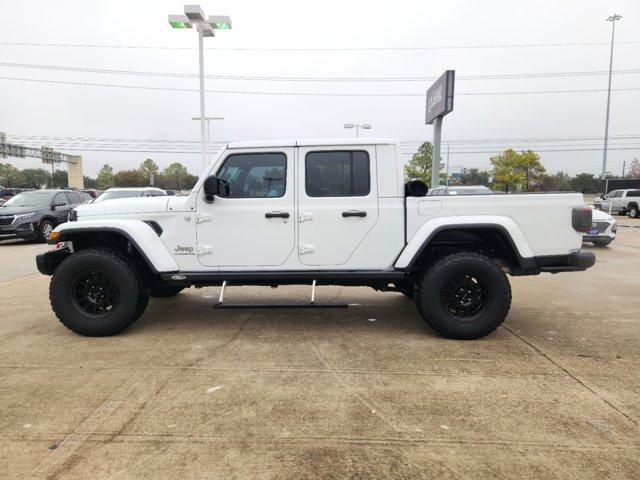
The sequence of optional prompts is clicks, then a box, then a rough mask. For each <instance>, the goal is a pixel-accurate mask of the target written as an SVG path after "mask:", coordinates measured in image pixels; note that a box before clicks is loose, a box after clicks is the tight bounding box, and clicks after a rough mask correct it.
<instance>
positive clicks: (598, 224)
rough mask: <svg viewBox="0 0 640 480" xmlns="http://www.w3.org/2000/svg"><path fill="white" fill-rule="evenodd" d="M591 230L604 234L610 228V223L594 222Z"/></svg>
mask: <svg viewBox="0 0 640 480" xmlns="http://www.w3.org/2000/svg"><path fill="white" fill-rule="evenodd" d="M591 228H597V229H598V233H603V232H604V231H605V230H606V229H607V228H609V223H608V222H593V224H592V225H591Z"/></svg>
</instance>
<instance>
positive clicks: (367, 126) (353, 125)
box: [344, 123, 371, 138]
mask: <svg viewBox="0 0 640 480" xmlns="http://www.w3.org/2000/svg"><path fill="white" fill-rule="evenodd" d="M344 128H355V129H356V138H359V137H360V129H363V130H371V124H370V123H345V124H344Z"/></svg>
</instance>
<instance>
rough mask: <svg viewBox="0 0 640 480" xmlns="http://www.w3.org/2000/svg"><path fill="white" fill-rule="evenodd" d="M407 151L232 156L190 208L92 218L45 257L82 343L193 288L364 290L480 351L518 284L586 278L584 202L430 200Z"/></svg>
mask: <svg viewBox="0 0 640 480" xmlns="http://www.w3.org/2000/svg"><path fill="white" fill-rule="evenodd" d="M426 193H427V189H426V186H425V185H424V183H422V182H420V181H416V180H414V181H411V182H408V183H407V184H405V182H404V179H403V161H402V156H401V150H400V144H399V143H398V142H397V141H395V140H374V139H339V140H291V141H269V142H239V143H232V144H230V145H228V146H227V147H226V148H225V149H224V150H223V151H222V152H221V153H220V154H219V156H218V157H217V158H216V159H215V160H214V161H213V162H212V163H211V164H210V165H209V167H207V168H206V170H205V171H204V172H203V174H202V176H201V177H200V179H199V180H198V182H197V183H196V185H195V187H194V188H193V190H192V191H191V193H190V194H189V195H188V196H185V197H176V196H168V197H151V198H139V199H127V200H113V201H109V202H102V203H93V204H89V205H82V206H80V207H78V208H76V209H75V214H74V215H73V216H72V220H75V221H71V222H67V223H65V224H63V225H61V226H59V227H57V228H56V229H55V230H54V232H53V233H52V235H51V240H50V242H51V243H56V242H59V243H62V242H64V243H62V244H60V245H58V247H59V248H58V249H57V250H54V251H50V252H47V253H44V254H41V255H39V256H38V257H37V264H38V269H39V270H40V272H42V273H43V274H46V275H52V279H51V285H50V299H51V305H52V308H53V311H54V312H55V314H56V315H57V317H58V318H59V319H60V321H61V322H62V323H63V324H64V325H65V326H67V327H68V328H70V329H71V330H73V331H75V332H77V333H80V334H83V335H92V336H101V335H113V334H116V333H118V332H120V331H121V330H123V329H124V328H126V327H127V326H128V325H130V324H131V323H133V322H134V321H135V320H136V319H137V318H138V317H140V315H141V314H142V312H143V311H144V309H145V307H146V305H147V302H148V300H149V296H150V295H151V296H170V295H175V294H177V293H179V292H180V291H181V290H182V289H184V288H187V287H190V286H195V287H203V286H220V285H226V284H233V285H270V286H277V285H287V284H307V285H312V284H313V285H316V284H317V285H347V286H349V285H357V286H369V287H372V288H374V289H376V290H381V291H397V292H401V293H403V294H404V295H406V296H407V297H412V298H414V299H415V303H416V306H417V308H418V311H419V312H420V314H421V315H422V316H423V317H424V319H425V320H426V321H427V322H428V323H429V324H430V325H431V326H432V327H433V328H434V329H435V330H436V331H437V332H439V333H440V334H442V335H444V336H447V337H450V338H459V339H471V338H478V337H482V336H483V335H487V334H488V333H490V332H492V331H493V330H495V329H496V328H497V327H498V326H499V325H500V324H501V323H502V321H503V320H504V318H505V317H506V315H507V312H508V311H509V307H510V304H511V287H510V285H509V281H508V279H507V275H506V274H510V275H537V274H539V273H541V272H551V273H557V272H565V271H580V270H585V269H587V268H589V267H591V266H592V265H593V264H594V263H595V255H594V254H593V253H592V252H588V251H583V250H581V249H580V247H581V245H582V235H583V234H585V233H587V232H588V231H589V229H590V228H591V224H592V220H591V209H590V208H588V207H586V206H585V205H584V202H583V199H582V195H581V194H579V193H549V194H516V195H508V196H507V195H464V196H436V197H429V196H425V195H426Z"/></svg>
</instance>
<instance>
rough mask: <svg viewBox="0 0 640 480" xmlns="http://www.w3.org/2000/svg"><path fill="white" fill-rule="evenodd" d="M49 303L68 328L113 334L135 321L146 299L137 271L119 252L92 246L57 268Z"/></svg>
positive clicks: (83, 333)
mask: <svg viewBox="0 0 640 480" xmlns="http://www.w3.org/2000/svg"><path fill="white" fill-rule="evenodd" d="M49 299H50V301H51V306H52V308H53V311H54V312H55V314H56V316H57V317H58V319H59V320H60V322H61V323H62V324H63V325H64V326H65V327H67V328H68V329H70V330H72V331H74V332H76V333H79V334H80V335H86V336H91V337H102V336H108V335H115V334H116V333H119V332H121V331H122V330H124V329H125V328H127V327H128V326H129V325H131V324H132V323H133V322H135V321H136V320H137V319H138V318H139V317H140V315H142V313H143V312H144V309H145V308H146V306H147V303H148V301H149V290H148V289H147V288H146V287H145V286H144V285H143V281H142V279H141V275H140V272H139V271H138V270H137V269H136V268H135V267H134V266H132V265H131V262H127V260H126V259H125V258H123V257H122V256H121V254H119V253H117V252H115V251H112V250H107V249H100V248H91V249H87V250H82V251H80V252H77V253H74V254H73V255H71V256H70V257H69V258H67V259H66V260H65V261H64V262H62V263H61V264H60V266H59V267H58V268H57V269H56V271H55V273H54V275H53V277H52V278H51V285H50V287H49Z"/></svg>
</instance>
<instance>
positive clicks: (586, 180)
mask: <svg viewBox="0 0 640 480" xmlns="http://www.w3.org/2000/svg"><path fill="white" fill-rule="evenodd" d="M570 183H571V190H574V191H576V192H581V193H596V192H597V191H598V190H599V189H600V180H599V179H597V178H596V177H595V176H594V175H593V173H580V174H578V175H576V176H575V177H573V178H572V179H571V182H570Z"/></svg>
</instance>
